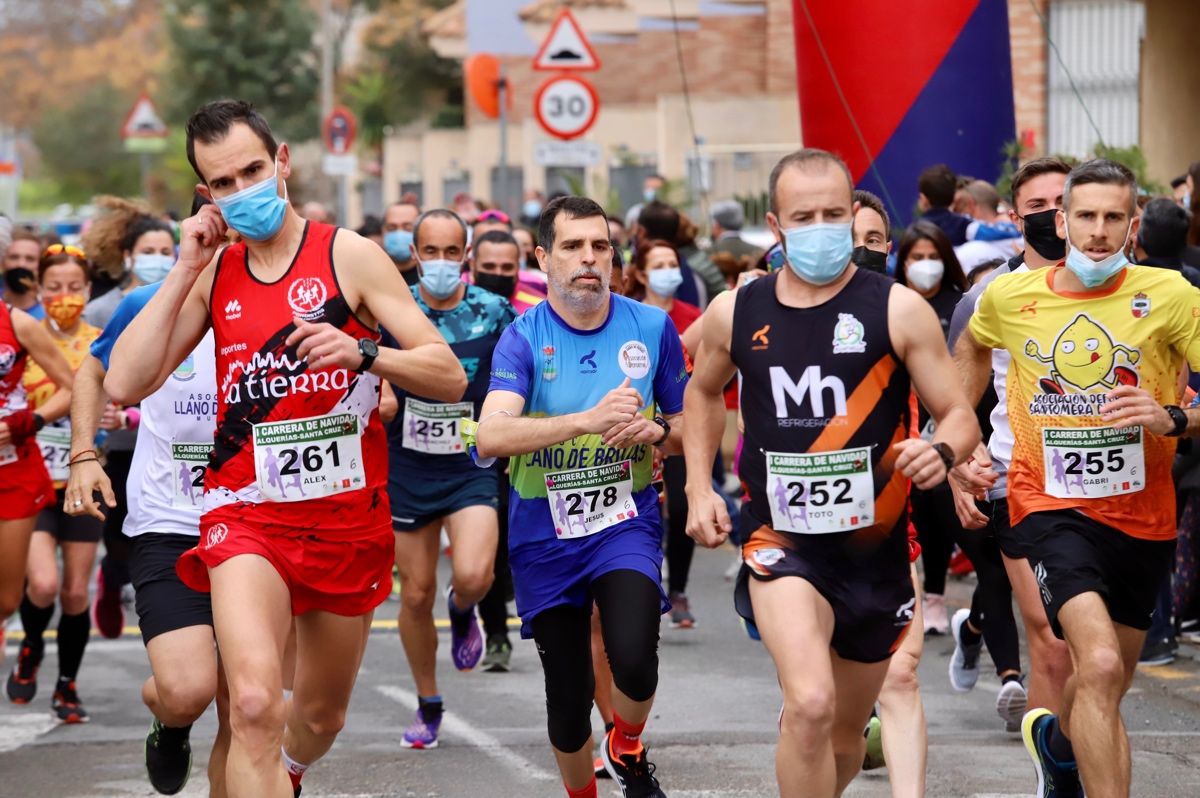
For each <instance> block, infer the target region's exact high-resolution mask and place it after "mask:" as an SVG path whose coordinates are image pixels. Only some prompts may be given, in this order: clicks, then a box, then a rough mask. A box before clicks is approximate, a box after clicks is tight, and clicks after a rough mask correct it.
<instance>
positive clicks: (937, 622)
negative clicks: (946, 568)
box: [921, 593, 950, 635]
mask: <svg viewBox="0 0 1200 798" xmlns="http://www.w3.org/2000/svg"><path fill="white" fill-rule="evenodd" d="M921 608H922V609H923V610H924V614H925V634H927V635H944V634H949V632H950V620H949V619H948V618H947V617H946V597H945V596H942V595H940V594H938V593H926V594H925V598H923V599H922V600H921Z"/></svg>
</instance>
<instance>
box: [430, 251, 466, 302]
mask: <svg viewBox="0 0 1200 798" xmlns="http://www.w3.org/2000/svg"><path fill="white" fill-rule="evenodd" d="M420 263H421V286H422V287H423V288H424V289H425V290H426V291H428V292H429V293H430V294H432V295H433V296H434V297H435V298H437V299H448V298H449V297H450V295H451V294H453V293H454V292H455V291H456V290H457V289H458V286H459V285H460V284H462V263H461V262H459V261H456V260H423V261H421V262H420Z"/></svg>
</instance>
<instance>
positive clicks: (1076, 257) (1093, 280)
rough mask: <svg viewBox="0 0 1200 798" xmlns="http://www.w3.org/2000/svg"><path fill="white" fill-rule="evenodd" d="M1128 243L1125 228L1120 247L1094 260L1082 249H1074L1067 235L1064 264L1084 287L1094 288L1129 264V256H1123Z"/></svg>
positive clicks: (1127, 234)
mask: <svg viewBox="0 0 1200 798" xmlns="http://www.w3.org/2000/svg"><path fill="white" fill-rule="evenodd" d="M1129 226H1130V228H1131V229H1132V227H1133V222H1130V223H1129ZM1128 244H1129V230H1126V231H1125V241H1124V242H1123V243H1122V244H1121V246H1120V248H1119V249H1117V251H1116V252H1114V253H1113V254H1111V255H1109V256H1108V257H1107V258H1105V259H1104V260H1099V261H1096V260H1092V259H1091V258H1089V257H1088V256H1087V254H1086V253H1084V252H1083V251H1081V250H1079V249H1076V248H1075V245H1074V244H1072V243H1071V237H1070V235H1068V236H1067V260H1066V266H1067V268H1068V269H1070V270H1071V273H1072V274H1074V275H1075V276H1076V277H1078V278H1079V282H1081V283H1083V285H1084V287H1085V288H1095V287H1096V286H1098V285H1102V284H1103V283H1104V282H1105V281H1107V280H1108V279H1110V278H1111V277H1112V276H1113V275H1115V274H1117V273H1118V272H1120V271H1121V270H1122V269H1124V268H1125V267H1126V266H1128V265H1129V258H1127V257H1125V247H1126V246H1128Z"/></svg>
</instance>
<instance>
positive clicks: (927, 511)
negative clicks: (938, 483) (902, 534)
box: [912, 487, 962, 596]
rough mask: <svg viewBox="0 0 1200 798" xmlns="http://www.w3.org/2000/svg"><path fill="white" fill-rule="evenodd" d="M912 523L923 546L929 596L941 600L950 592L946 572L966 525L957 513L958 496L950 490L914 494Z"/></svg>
mask: <svg viewBox="0 0 1200 798" xmlns="http://www.w3.org/2000/svg"><path fill="white" fill-rule="evenodd" d="M912 522H913V526H914V527H916V528H917V541H918V542H919V543H920V544H921V559H922V561H923V562H924V564H925V592H926V593H934V594H937V595H939V596H941V595H944V594H945V592H946V570H947V569H948V568H949V567H950V553H951V552H952V551H953V550H954V540H955V538H956V537H957V534H958V532H959V530H961V529H962V524H960V523H959V521H958V515H957V514H955V512H954V496H953V495H952V494H951V493H950V489H949V488H945V487H940V488H934V489H933V490H917V489H915V488H914V489H913V492H912Z"/></svg>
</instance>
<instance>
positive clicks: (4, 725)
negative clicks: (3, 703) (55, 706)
mask: <svg viewBox="0 0 1200 798" xmlns="http://www.w3.org/2000/svg"><path fill="white" fill-rule="evenodd" d="M57 725H58V723H57V721H55V719H54V718H52V717H50V713H48V712H30V713H28V714H26V713H21V714H15V713H14V714H7V713H6V714H3V715H0V753H4V752H6V751H15V750H17V749H18V748H20V747H21V746H23V745H29V743H31V742H33V741H34V740H36V739H37V738H38V737H40V736H41V735H43V734H45V733H46V732H48V731H50V730H51V729H53V728H54V727H55V726H57Z"/></svg>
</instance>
